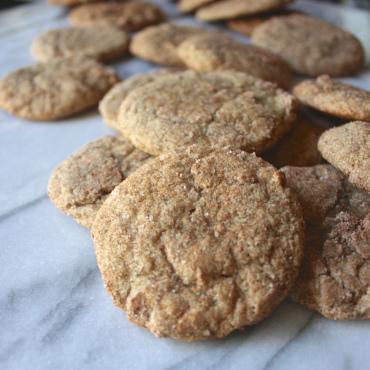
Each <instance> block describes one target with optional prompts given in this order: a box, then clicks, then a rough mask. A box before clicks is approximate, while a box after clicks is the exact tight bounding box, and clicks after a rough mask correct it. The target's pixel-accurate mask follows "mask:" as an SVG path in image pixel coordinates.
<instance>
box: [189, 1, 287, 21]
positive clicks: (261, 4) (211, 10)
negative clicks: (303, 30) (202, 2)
mask: <svg viewBox="0 0 370 370" xmlns="http://www.w3.org/2000/svg"><path fill="white" fill-rule="evenodd" d="M291 2H292V0H263V1H261V0H247V1H246V0H221V1H216V2H215V3H213V4H210V5H206V6H204V7H202V8H200V9H198V11H197V12H196V17H197V18H199V19H201V20H203V21H217V20H220V19H231V18H236V17H240V16H243V15H250V14H258V13H264V12H268V11H270V10H275V9H279V8H281V7H283V6H285V5H287V4H289V3H291Z"/></svg>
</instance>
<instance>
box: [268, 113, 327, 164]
mask: <svg viewBox="0 0 370 370" xmlns="http://www.w3.org/2000/svg"><path fill="white" fill-rule="evenodd" d="M324 131H325V129H324V128H323V127H321V126H319V125H318V124H317V123H316V122H314V121H313V119H312V118H311V117H309V116H308V115H306V114H305V113H303V112H300V114H299V115H298V119H297V123H296V124H295V126H294V127H293V129H292V130H291V131H290V132H288V134H287V135H285V136H284V137H283V138H282V139H281V140H280V141H279V142H278V143H277V144H276V145H275V146H274V147H273V149H272V150H271V151H270V152H269V153H268V155H267V156H266V159H267V160H268V161H269V162H270V163H272V164H273V165H274V166H275V167H278V168H280V167H283V166H298V167H301V166H314V165H316V164H319V163H321V162H322V161H323V159H322V157H321V154H320V152H319V150H318V148H317V142H318V141H319V138H320V135H321V134H322V133H323V132H324Z"/></svg>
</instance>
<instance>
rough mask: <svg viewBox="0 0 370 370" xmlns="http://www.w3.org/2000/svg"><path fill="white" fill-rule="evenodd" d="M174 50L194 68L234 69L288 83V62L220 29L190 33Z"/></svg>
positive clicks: (212, 69)
mask: <svg viewBox="0 0 370 370" xmlns="http://www.w3.org/2000/svg"><path fill="white" fill-rule="evenodd" d="M177 52H178V55H179V56H180V58H181V59H182V60H183V62H184V63H185V65H186V66H187V67H188V68H191V69H194V70H196V71H201V72H211V71H222V70H235V71H240V72H245V73H248V74H251V75H252V76H255V77H259V78H261V79H263V80H267V81H271V82H275V83H277V84H278V85H279V86H282V87H288V86H289V84H290V81H291V79H292V75H291V71H290V68H289V66H288V65H287V64H286V63H285V62H284V61H283V60H282V59H280V58H279V57H277V56H276V55H274V54H272V53H270V52H268V51H266V50H264V49H261V48H259V47H257V46H254V45H250V44H249V45H248V44H243V43H241V42H238V41H236V40H234V39H233V38H232V37H229V36H227V35H226V34H222V33H220V32H209V33H206V34H201V35H198V36H193V37H190V38H188V39H186V40H185V41H184V42H183V43H181V44H180V45H179V47H178V49H177Z"/></svg>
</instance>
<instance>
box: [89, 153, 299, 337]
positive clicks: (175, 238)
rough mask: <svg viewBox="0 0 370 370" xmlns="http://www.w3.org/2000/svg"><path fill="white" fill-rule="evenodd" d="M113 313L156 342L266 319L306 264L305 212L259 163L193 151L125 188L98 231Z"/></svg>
mask: <svg viewBox="0 0 370 370" xmlns="http://www.w3.org/2000/svg"><path fill="white" fill-rule="evenodd" d="M92 235H93V238H94V242H95V247H96V255H97V261H98V265H99V268H100V271H101V273H102V275H103V279H104V283H105V286H106V288H107V289H108V291H109V292H110V294H111V295H112V297H113V301H114V303H115V304H116V305H117V306H119V307H121V308H122V309H123V310H125V311H126V312H127V314H128V317H129V319H130V320H131V321H133V322H134V323H136V324H138V325H140V326H143V327H146V328H147V329H149V330H150V331H152V332H153V333H154V334H156V335H157V336H162V337H163V336H164V337H172V338H177V339H184V340H195V339H204V338H210V337H223V336H225V335H227V334H229V333H230V332H232V331H234V330H236V329H239V328H242V327H244V326H247V325H252V324H255V323H257V322H258V321H260V320H261V319H263V318H264V317H265V316H266V315H268V314H269V313H270V312H271V311H272V310H273V309H274V308H275V307H276V306H277V305H278V304H279V303H280V302H281V301H282V300H283V299H284V297H285V296H286V294H287V293H288V291H289V289H290V287H291V286H292V284H293V282H294V280H295V278H296V276H297V273H298V269H299V266H300V263H301V259H302V255H303V237H304V230H303V222H302V215H301V210H300V207H299V205H298V203H297V202H296V199H295V197H294V196H292V194H291V192H290V190H289V189H288V188H286V187H285V185H284V181H283V177H282V176H281V174H280V173H279V172H278V171H276V170H275V169H274V167H272V166H271V165H269V164H268V163H267V162H265V161H263V160H262V159H260V158H258V157H256V156H255V155H253V154H247V153H245V152H242V151H239V150H231V149H228V148H218V149H215V148H210V147H208V146H207V147H196V146H192V147H190V148H187V149H186V150H185V151H182V152H179V153H171V154H167V155H163V156H160V157H158V158H155V159H153V160H152V161H151V162H150V163H149V164H147V165H145V166H143V167H142V168H141V169H139V170H138V171H137V172H136V173H134V174H132V175H131V176H130V177H129V178H128V179H127V180H126V181H125V182H123V183H122V184H121V185H119V186H118V187H117V188H116V189H115V190H114V191H113V192H112V194H111V195H110V197H109V198H108V199H107V201H106V202H105V203H104V205H103V207H102V208H101V209H100V211H99V212H98V214H97V217H96V219H95V221H94V224H93V227H92Z"/></svg>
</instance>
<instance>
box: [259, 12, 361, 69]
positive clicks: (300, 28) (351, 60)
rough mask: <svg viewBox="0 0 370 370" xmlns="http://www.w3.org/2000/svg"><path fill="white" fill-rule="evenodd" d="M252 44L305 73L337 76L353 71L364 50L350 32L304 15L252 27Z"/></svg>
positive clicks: (357, 67)
mask: <svg viewBox="0 0 370 370" xmlns="http://www.w3.org/2000/svg"><path fill="white" fill-rule="evenodd" d="M252 43H254V44H255V45H258V46H261V47H263V48H266V49H269V50H271V51H272V52H274V53H276V54H277V55H279V56H280V57H281V58H283V59H284V60H285V61H286V62H287V63H288V64H290V66H291V67H292V68H293V69H294V70H295V71H296V72H298V73H302V74H306V75H309V76H319V75H321V74H328V75H330V76H341V75H346V74H351V73H356V72H358V71H359V70H361V68H362V67H363V65H364V50H363V48H362V45H361V43H360V42H359V41H358V39H357V38H356V37H355V36H354V35H352V34H351V33H349V32H347V31H344V30H343V29H341V28H339V27H336V26H334V25H332V24H330V23H327V22H324V21H322V20H320V19H318V18H314V17H310V16H306V15H300V14H295V15H289V16H283V17H275V18H272V19H270V20H269V21H267V22H265V23H263V24H262V25H261V26H259V27H257V28H256V29H255V30H254V32H253V35H252Z"/></svg>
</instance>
